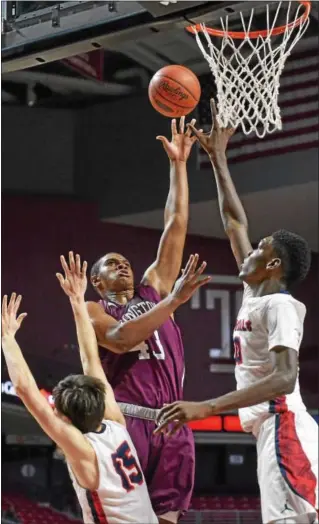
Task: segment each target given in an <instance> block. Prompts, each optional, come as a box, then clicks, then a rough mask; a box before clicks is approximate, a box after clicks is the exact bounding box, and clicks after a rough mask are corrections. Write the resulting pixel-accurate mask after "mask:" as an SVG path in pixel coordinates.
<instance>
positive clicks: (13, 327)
mask: <svg viewBox="0 0 319 524" xmlns="http://www.w3.org/2000/svg"><path fill="white" fill-rule="evenodd" d="M21 300H22V296H21V295H19V296H18V297H17V295H16V293H12V295H11V297H10V301H9V305H8V297H7V295H4V297H3V299H2V311H1V328H2V337H4V336H12V337H14V336H15V334H16V332H17V331H18V329H20V327H21V324H22V322H23V320H24V319H25V317H26V316H27V313H20V315H19V316H18V317H17V314H18V309H19V307H20V304H21Z"/></svg>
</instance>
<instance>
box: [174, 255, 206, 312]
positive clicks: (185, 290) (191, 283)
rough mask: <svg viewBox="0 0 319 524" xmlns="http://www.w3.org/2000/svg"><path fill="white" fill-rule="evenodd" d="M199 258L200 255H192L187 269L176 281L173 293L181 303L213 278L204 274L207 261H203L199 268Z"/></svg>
mask: <svg viewBox="0 0 319 524" xmlns="http://www.w3.org/2000/svg"><path fill="white" fill-rule="evenodd" d="M198 260H199V257H198V255H191V256H190V257H189V259H188V262H187V264H186V267H185V269H183V273H182V276H181V277H180V278H179V279H178V280H177V281H176V283H175V286H174V289H173V291H172V294H173V296H174V297H175V298H176V299H177V300H178V301H179V302H180V303H181V304H183V303H184V302H187V300H189V299H190V298H191V297H192V296H193V294H194V293H195V291H197V289H198V288H200V287H201V286H204V285H205V284H207V283H208V282H209V281H210V280H211V277H203V276H202V274H203V272H204V271H205V268H206V265H207V264H206V262H202V264H201V265H200V266H199V268H197V265H198Z"/></svg>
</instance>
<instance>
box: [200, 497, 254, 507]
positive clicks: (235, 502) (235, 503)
mask: <svg viewBox="0 0 319 524" xmlns="http://www.w3.org/2000/svg"><path fill="white" fill-rule="evenodd" d="M259 508H260V500H259V498H258V497H230V496H220V497H217V496H206V497H194V498H193V500H192V503H191V508H190V509H194V510H235V509H237V510H258V509H259Z"/></svg>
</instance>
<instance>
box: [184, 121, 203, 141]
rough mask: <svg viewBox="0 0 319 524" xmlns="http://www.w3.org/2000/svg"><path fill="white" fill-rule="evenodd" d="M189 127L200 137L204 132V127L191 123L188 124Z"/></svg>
mask: <svg viewBox="0 0 319 524" xmlns="http://www.w3.org/2000/svg"><path fill="white" fill-rule="evenodd" d="M187 127H188V129H191V131H192V132H193V133H194V135H195V136H196V137H197V138H198V139H199V138H200V137H201V136H202V134H203V130H202V129H196V127H195V126H194V125H193V124H192V123H190V124H187Z"/></svg>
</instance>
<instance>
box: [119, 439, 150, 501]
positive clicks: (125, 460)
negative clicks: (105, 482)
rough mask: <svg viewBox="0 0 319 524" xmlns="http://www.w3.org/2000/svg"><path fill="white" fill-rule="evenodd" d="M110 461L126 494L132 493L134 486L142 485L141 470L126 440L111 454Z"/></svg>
mask: <svg viewBox="0 0 319 524" xmlns="http://www.w3.org/2000/svg"><path fill="white" fill-rule="evenodd" d="M112 460H113V464H114V468H115V471H116V473H117V474H118V475H120V477H121V481H122V486H123V488H124V489H125V490H126V491H127V492H129V491H132V489H134V488H135V485H136V484H138V485H139V486H140V485H141V484H143V481H144V478H143V474H142V471H141V468H140V467H139V465H138V463H137V461H136V459H135V457H134V455H132V451H131V448H130V446H129V445H128V443H127V441H126V440H125V441H124V442H122V444H121V445H120V446H119V447H118V448H117V450H116V452H115V453H113V454H112Z"/></svg>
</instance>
